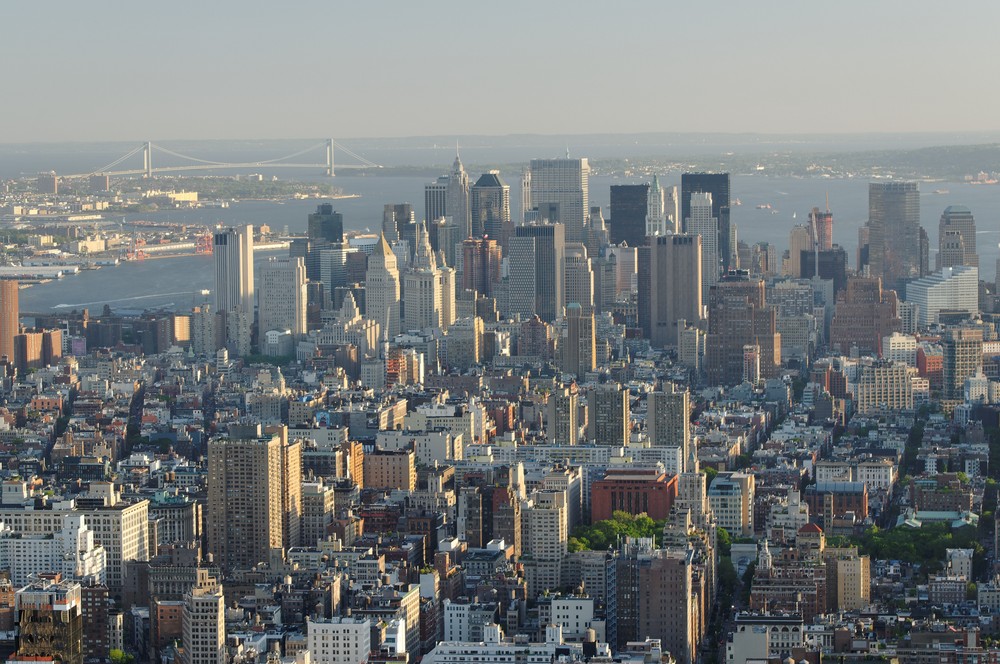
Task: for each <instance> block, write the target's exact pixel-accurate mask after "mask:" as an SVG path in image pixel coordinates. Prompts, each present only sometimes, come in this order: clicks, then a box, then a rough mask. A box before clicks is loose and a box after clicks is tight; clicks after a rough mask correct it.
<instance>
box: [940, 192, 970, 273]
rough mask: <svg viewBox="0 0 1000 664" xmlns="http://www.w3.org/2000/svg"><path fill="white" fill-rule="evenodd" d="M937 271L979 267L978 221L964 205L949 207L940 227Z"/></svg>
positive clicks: (942, 215)
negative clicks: (960, 266)
mask: <svg viewBox="0 0 1000 664" xmlns="http://www.w3.org/2000/svg"><path fill="white" fill-rule="evenodd" d="M938 247H939V248H938V256H937V269H939V270H940V269H941V268H943V267H951V266H953V265H965V266H967V267H979V255H978V254H977V253H976V220H975V218H974V217H973V216H972V212H971V211H970V210H969V208H967V207H965V206H964V205H949V206H948V207H946V208H945V209H944V212H943V213H942V214H941V222H940V224H939V225H938Z"/></svg>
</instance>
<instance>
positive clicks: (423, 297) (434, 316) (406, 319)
mask: <svg viewBox="0 0 1000 664" xmlns="http://www.w3.org/2000/svg"><path fill="white" fill-rule="evenodd" d="M448 284H451V288H452V295H451V301H452V302H454V298H455V296H454V288H455V282H454V276H453V273H452V276H451V277H450V278H445V279H442V277H441V270H440V269H438V265H437V257H436V256H435V255H434V253H433V252H432V251H431V245H430V240H429V239H428V237H427V231H426V230H425V228H424V224H423V222H421V223H419V224H417V246H416V252H415V254H414V257H413V264H412V265H411V266H410V268H409V269H407V270H406V272H405V273H404V274H403V325H404V327H405V328H406V329H407V330H423V329H427V328H444V329H447V326H448V325H449V324H450V323H451V321H446V320H445V319H444V316H442V312H443V311H445V307H444V297H445V293H444V290H445V289H446V287H447V285H448ZM451 311H452V312H453V311H454V309H453V308H452V310H451Z"/></svg>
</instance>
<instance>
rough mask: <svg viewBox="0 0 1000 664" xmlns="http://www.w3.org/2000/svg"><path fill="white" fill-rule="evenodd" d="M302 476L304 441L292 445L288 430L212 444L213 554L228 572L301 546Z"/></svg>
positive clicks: (219, 439) (210, 542)
mask: <svg viewBox="0 0 1000 664" xmlns="http://www.w3.org/2000/svg"><path fill="white" fill-rule="evenodd" d="M257 426H258V428H259V425H257ZM301 474H302V441H299V440H295V441H291V442H289V441H288V436H287V429H285V428H284V427H282V431H280V432H278V433H274V434H268V435H264V436H261V435H260V434H259V432H257V433H254V432H249V434H248V435H246V436H245V437H244V436H242V435H234V436H233V437H222V436H219V437H214V438H211V439H210V440H209V441H208V514H207V515H206V519H205V522H206V524H207V526H208V528H207V531H208V548H209V551H210V552H211V553H212V554H213V555H214V556H215V561H216V562H217V563H218V564H219V565H220V566H221V567H222V568H223V569H224V570H227V571H231V570H234V569H249V568H251V567H253V566H254V565H256V564H257V563H259V562H261V561H266V560H268V557H269V555H270V550H271V549H274V548H283V547H285V548H287V547H289V546H298V544H299V539H300V538H299V521H300V519H301V513H302V495H301V484H302V483H301Z"/></svg>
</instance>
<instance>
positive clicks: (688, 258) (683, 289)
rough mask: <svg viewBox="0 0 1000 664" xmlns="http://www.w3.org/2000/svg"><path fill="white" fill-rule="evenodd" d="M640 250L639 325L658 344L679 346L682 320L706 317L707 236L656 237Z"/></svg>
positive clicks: (650, 239)
mask: <svg viewBox="0 0 1000 664" xmlns="http://www.w3.org/2000/svg"><path fill="white" fill-rule="evenodd" d="M646 241H647V244H646V245H645V246H642V247H639V251H638V253H637V256H638V263H639V270H638V279H637V282H638V287H639V302H638V304H639V306H638V313H639V325H640V327H642V329H643V332H644V333H645V334H646V338H648V339H649V340H650V343H651V344H652V345H653V346H655V347H657V348H663V347H664V346H676V345H677V343H678V328H677V321H678V320H686V321H698V320H700V319H701V318H703V317H704V311H703V307H702V302H703V300H702V283H704V282H703V280H700V279H699V275H702V274H703V273H704V265H705V264H704V262H703V257H702V248H703V244H702V241H703V238H702V237H701V236H699V235H696V234H694V233H685V234H674V235H666V236H655V237H652V236H651V237H649V238H647V239H646Z"/></svg>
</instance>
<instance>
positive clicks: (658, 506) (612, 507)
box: [590, 468, 677, 521]
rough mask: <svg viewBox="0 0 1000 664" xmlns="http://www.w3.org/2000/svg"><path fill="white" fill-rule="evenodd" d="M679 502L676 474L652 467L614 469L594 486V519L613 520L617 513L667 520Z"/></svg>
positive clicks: (592, 493) (592, 490)
mask: <svg viewBox="0 0 1000 664" xmlns="http://www.w3.org/2000/svg"><path fill="white" fill-rule="evenodd" d="M676 499H677V476H676V475H668V474H667V473H665V472H661V471H658V470H656V469H653V468H612V469H609V470H608V471H607V472H606V473H605V474H604V479H602V480H597V481H596V482H594V483H593V484H592V485H591V492H590V515H591V520H592V521H602V520H604V519H610V518H611V514H612V513H613V512H615V511H617V510H620V511H622V512H628V513H629V514H643V513H645V514H648V515H649V516H650V517H651V518H652V519H654V520H659V519H665V518H667V514H669V513H670V508H671V507H672V506H673V504H674V500H676Z"/></svg>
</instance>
